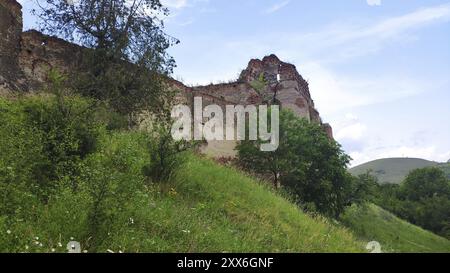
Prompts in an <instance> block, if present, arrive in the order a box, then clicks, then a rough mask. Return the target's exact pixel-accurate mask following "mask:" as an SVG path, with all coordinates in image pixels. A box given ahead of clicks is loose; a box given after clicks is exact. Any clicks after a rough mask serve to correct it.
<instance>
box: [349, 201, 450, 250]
mask: <svg viewBox="0 0 450 273" xmlns="http://www.w3.org/2000/svg"><path fill="white" fill-rule="evenodd" d="M341 220H342V222H343V223H344V224H345V225H346V226H347V227H349V228H350V229H351V230H352V231H353V232H354V233H355V234H356V235H357V236H359V237H360V239H361V240H365V241H367V242H369V241H377V242H379V243H380V244H381V247H382V251H383V252H401V253H422V252H425V253H426V252H431V253H436V252H438V253H441V252H450V241H449V240H447V239H445V238H442V237H440V236H438V235H435V234H433V233H431V232H429V231H426V230H423V229H421V228H420V227H418V226H415V225H412V224H410V223H408V222H406V221H403V220H401V219H399V218H397V217H396V216H394V215H393V214H391V213H389V212H387V211H385V210H383V209H382V208H380V207H378V206H376V205H373V204H369V205H366V206H355V205H354V206H352V207H350V208H349V209H347V211H346V212H345V214H344V215H343V216H342V219H341Z"/></svg>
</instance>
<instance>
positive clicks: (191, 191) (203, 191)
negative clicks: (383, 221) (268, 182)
mask: <svg viewBox="0 0 450 273" xmlns="http://www.w3.org/2000/svg"><path fill="white" fill-rule="evenodd" d="M171 192H172V197H171V198H167V197H163V198H161V199H159V200H157V201H156V202H157V205H156V206H158V207H160V208H161V209H160V212H159V213H158V214H157V215H155V216H156V217H157V218H158V217H160V218H161V219H160V220H159V221H157V222H161V223H162V225H164V227H161V230H160V232H161V234H157V233H156V234H149V236H155V237H160V236H163V237H165V243H166V244H167V249H165V250H169V251H200V252H203V251H213V252H223V251H226V252H361V251H363V248H362V244H361V243H359V242H358V241H356V240H355V239H354V237H353V236H352V235H351V233H350V232H348V231H347V230H345V229H344V228H342V227H336V226H334V225H332V224H329V223H326V221H325V220H323V219H318V218H312V217H310V216H308V215H306V214H305V213H303V212H302V211H300V210H299V209H298V208H297V207H296V206H295V205H293V204H292V203H290V202H288V201H287V200H286V199H284V198H282V197H280V196H277V195H276V194H275V193H273V192H271V191H270V190H269V189H268V188H266V187H265V186H263V185H260V184H258V183H257V182H256V181H255V180H253V179H251V178H249V177H246V176H245V175H243V174H241V173H239V172H237V171H236V170H234V169H230V168H225V167H221V166H218V165H216V164H215V163H213V162H211V161H209V160H206V159H200V158H198V157H195V156H190V158H189V161H188V163H187V165H186V166H185V167H184V168H183V170H182V171H181V172H180V175H179V176H178V178H177V181H176V183H175V185H173V189H172V190H171ZM175 226H176V230H173V229H174V228H175ZM172 230H173V231H172ZM182 230H184V232H183V231H182ZM167 231H172V232H170V233H167Z"/></svg>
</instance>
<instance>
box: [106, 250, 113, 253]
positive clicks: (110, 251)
mask: <svg viewBox="0 0 450 273" xmlns="http://www.w3.org/2000/svg"><path fill="white" fill-rule="evenodd" d="M106 252H108V253H114V251H112V250H111V249H107V250H106Z"/></svg>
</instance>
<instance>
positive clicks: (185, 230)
mask: <svg viewBox="0 0 450 273" xmlns="http://www.w3.org/2000/svg"><path fill="white" fill-rule="evenodd" d="M182 232H184V233H187V234H189V233H191V231H190V230H188V229H183V230H182Z"/></svg>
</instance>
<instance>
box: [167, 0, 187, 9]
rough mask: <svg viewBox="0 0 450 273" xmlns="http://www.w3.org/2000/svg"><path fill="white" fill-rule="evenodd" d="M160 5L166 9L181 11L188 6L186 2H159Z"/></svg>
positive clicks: (174, 0)
mask: <svg viewBox="0 0 450 273" xmlns="http://www.w3.org/2000/svg"><path fill="white" fill-rule="evenodd" d="M161 4H163V5H164V6H166V7H168V8H175V9H181V8H184V7H186V6H187V5H188V0H161Z"/></svg>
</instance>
